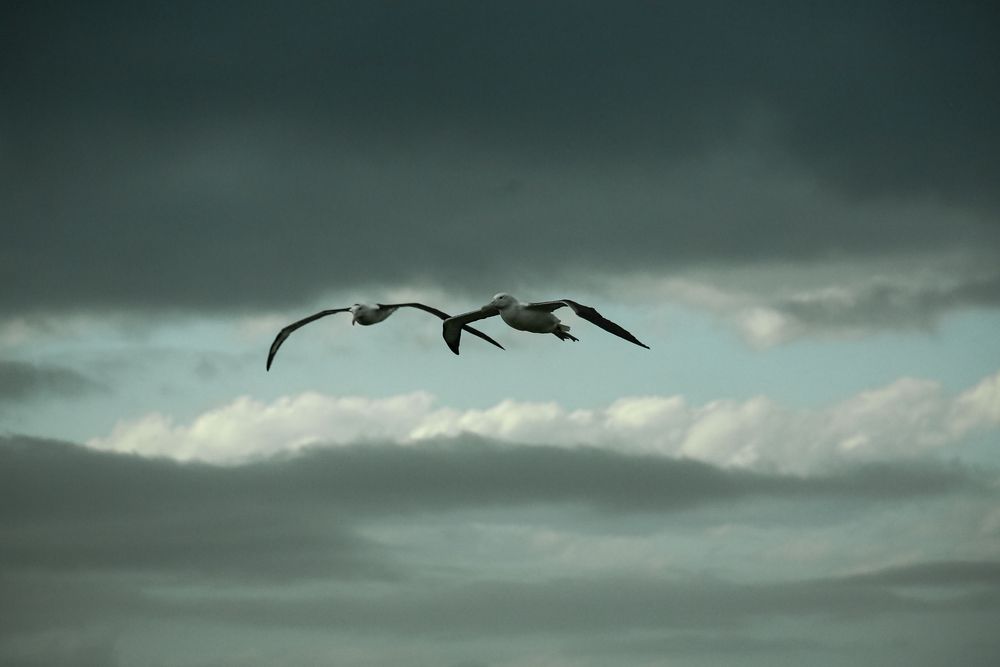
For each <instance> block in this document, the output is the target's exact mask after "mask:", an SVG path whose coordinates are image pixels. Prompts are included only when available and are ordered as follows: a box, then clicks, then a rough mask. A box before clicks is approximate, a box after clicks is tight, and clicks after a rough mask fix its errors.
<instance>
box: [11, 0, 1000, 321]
mask: <svg viewBox="0 0 1000 667" xmlns="http://www.w3.org/2000/svg"><path fill="white" fill-rule="evenodd" d="M0 24H2V26H3V27H0V31H3V33H2V35H0V37H2V38H3V41H4V44H5V48H4V55H3V56H2V60H0V76H2V77H3V80H4V82H5V90H6V91H8V94H5V96H4V100H3V101H0V132H2V135H0V141H2V143H0V176H2V185H0V201H2V202H3V208H4V210H5V218H7V219H8V225H7V226H8V228H9V231H7V232H5V234H4V236H5V238H4V241H5V243H3V244H2V245H0V280H2V281H3V283H4V284H6V285H8V286H9V285H15V284H16V285H18V289H16V290H15V289H5V290H2V291H0V312H10V311H20V310H28V309H47V308H62V309H65V308H90V307H95V306H104V307H123V306H125V307H136V308H139V307H149V308H159V307H177V308H207V307H211V308H219V307H228V308H242V307H260V306H274V305H276V304H283V303H287V302H289V301H302V300H305V299H307V298H309V297H312V296H315V295H316V294H317V293H319V292H320V291H322V290H328V289H331V288H340V287H350V286H358V287H359V288H362V287H364V288H367V289H373V290H374V289H377V288H378V286H379V285H386V284H390V283H393V282H397V281H401V280H406V281H427V282H449V281H452V282H455V283H457V284H461V285H466V286H468V288H469V289H475V290H477V291H480V290H481V291H483V292H484V293H492V292H494V291H496V289H498V285H507V284H508V283H510V282H512V281H515V280H518V279H520V280H530V279H532V278H535V277H540V276H544V277H552V276H553V275H560V274H561V273H563V272H566V271H576V270H582V269H583V268H587V269H589V270H593V269H598V270H620V267H621V266H622V265H623V264H626V265H627V266H629V267H634V268H642V269H660V268H662V267H663V266H676V265H684V264H692V263H699V262H706V261H707V262H720V261H721V262H728V261H760V260H767V259H772V258H778V259H789V258H791V259H809V258H817V257H820V258H821V257H827V256H830V255H831V254H840V255H843V254H844V253H846V254H864V255H869V256H870V255H878V254H879V253H885V252H905V251H911V250H912V251H921V250H933V249H937V248H939V247H948V248H952V249H954V248H959V249H961V248H967V247H975V248H977V249H978V250H979V251H981V252H982V251H984V248H985V249H986V250H985V251H986V252H988V253H993V254H995V251H996V249H997V247H998V245H1000V244H998V237H1000V232H998V229H997V226H996V224H995V219H996V214H997V211H998V201H997V197H996V190H995V187H994V184H995V183H996V182H998V181H1000V164H998V160H997V159H996V155H998V154H1000V138H998V133H997V130H996V123H995V118H996V117H997V116H998V115H1000V102H998V100H1000V93H998V92H997V88H996V86H995V85H994V82H995V81H996V80H997V79H998V78H1000V47H998V46H997V45H996V40H995V39H993V37H994V33H995V28H996V26H997V12H996V10H995V9H993V8H992V7H990V6H989V5H987V4H984V5H978V6H977V5H974V4H966V5H962V6H958V7H947V8H944V7H942V6H940V5H938V4H933V3H926V5H918V4H913V3H910V4H908V5H907V6H906V7H902V8H901V7H899V6H898V4H896V3H875V4H872V3H868V4H866V5H865V7H864V8H857V7H841V6H834V5H829V6H826V5H817V4H807V5H803V4H801V3H788V4H787V5H781V4H778V5H768V6H767V7H766V8H761V7H752V6H748V5H745V4H742V3H692V4H691V5H690V6H685V5H681V4H678V3H669V4H668V3H663V4H652V3H633V4H625V5H623V4H622V3H614V4H600V3H593V4H588V3H558V2H556V3H515V4H511V3H499V4H489V3H487V4H483V3H471V4H470V3H435V4H432V5H428V4H425V3H421V4H420V5H415V6H400V5H399V4H397V3H385V4H383V3H344V4H339V3H303V4H298V5H294V6H288V5H286V4H279V3H274V4H270V3H255V4H252V5H247V4H244V3H234V4H225V3H210V4H205V3H190V4H187V3H172V4H169V5H158V6H149V5H142V6H138V5H134V4H132V3H103V4H99V5H94V4H92V3H88V4H86V5H73V4H65V5H62V4H55V5H50V4H45V5H39V4H35V3H27V4H21V5H9V6H7V7H6V9H5V10H4V16H3V20H2V21H0ZM797 179H798V180H797ZM802 179H804V180H805V182H813V181H815V182H816V183H818V184H819V185H820V188H821V190H822V191H823V192H826V193H827V195H828V196H831V195H830V193H832V196H836V197H842V198H845V199H846V200H847V201H848V202H849V203H851V202H854V203H860V202H864V201H868V200H878V201H884V200H887V199H888V200H894V201H907V200H909V199H911V198H915V199H916V200H918V201H922V200H923V199H925V198H927V199H932V200H933V201H935V202H940V203H941V204H942V206H945V207H953V208H954V210H956V211H958V212H959V213H960V214H961V216H960V218H961V219H960V220H957V221H948V222H943V221H941V220H937V219H934V216H931V218H930V219H927V218H922V217H919V216H917V217H914V218H913V219H909V218H907V217H905V216H903V217H900V216H898V215H897V216H889V217H888V218H887V219H884V220H882V219H876V220H874V221H872V220H871V219H861V218H858V217H857V216H854V215H852V214H851V209H850V206H849V205H848V206H847V207H846V210H844V211H841V213H840V214H833V213H831V212H830V211H829V210H827V207H826V204H824V203H821V201H820V200H815V201H814V200H812V199H810V198H808V197H807V198H805V199H804V200H799V199H796V198H795V197H794V196H792V197H791V198H790V195H788V192H787V191H788V190H795V191H797V190H796V188H798V187H799V185H800V183H799V181H800V180H802ZM789 182H791V183H792V185H791V186H789ZM500 230H502V232H501V231H500ZM528 239H530V241H531V242H530V243H525V242H524V240H528ZM512 244H513V245H516V246H517V247H518V249H519V251H518V252H519V254H520V256H517V255H514V254H513V253H511V252H510V248H511V246H512Z"/></svg>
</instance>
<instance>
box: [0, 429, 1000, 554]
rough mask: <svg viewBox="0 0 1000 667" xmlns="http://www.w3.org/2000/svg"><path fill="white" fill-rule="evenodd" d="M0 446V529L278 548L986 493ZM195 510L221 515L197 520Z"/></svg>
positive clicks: (434, 448)
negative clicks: (141, 523) (270, 540)
mask: <svg viewBox="0 0 1000 667" xmlns="http://www.w3.org/2000/svg"><path fill="white" fill-rule="evenodd" d="M0 442H2V443H3V447H0V457H2V461H3V464H4V465H3V466H2V467H0V475H2V478H0V479H3V481H4V484H3V493H4V497H5V499H6V500H7V502H5V503H4V504H3V506H0V518H3V519H4V520H7V521H13V520H19V521H30V520H34V519H36V518H37V519H46V520H53V521H54V520H59V521H64V522H67V523H73V522H74V521H78V520H81V519H84V518H86V519H88V520H89V521H97V522H99V521H102V520H104V519H109V520H114V519H117V518H121V517H122V516H125V517H128V516H130V515H131V514H132V513H136V512H141V513H144V514H145V513H148V514H150V515H156V516H160V517H163V521H164V522H165V523H164V528H165V529H170V528H173V526H172V525H171V524H170V523H169V522H170V520H171V517H172V516H174V515H175V514H176V515H177V516H188V515H189V514H190V515H195V516H196V519H195V521H197V522H201V521H204V522H207V523H206V525H204V526H201V525H200V524H198V525H193V526H191V527H190V528H191V529H192V530H202V529H204V530H203V531H202V532H205V533H206V534H211V533H212V532H213V530H217V527H214V522H215V521H217V520H218V521H219V523H222V522H224V521H233V517H232V516H231V514H230V513H231V512H239V513H241V514H242V516H243V517H244V520H241V521H235V523H233V524H232V525H231V529H232V530H233V531H234V534H236V535H243V534H245V533H249V532H251V530H250V528H249V527H248V526H245V525H244V524H243V521H249V522H253V521H254V517H255V516H257V518H258V519H259V520H260V521H261V522H263V523H268V524H269V525H272V526H274V528H273V530H277V531H279V532H278V533H277V535H276V536H278V537H282V538H287V537H289V536H288V535H285V534H284V532H283V531H285V530H288V531H293V532H294V531H295V530H300V529H302V526H297V525H292V526H285V525H284V524H283V523H282V522H281V521H272V520H271V518H272V517H271V514H270V512H280V513H288V514H291V515H294V514H296V513H297V512H299V511H300V510H301V509H303V508H304V507H312V508H323V509H324V511H325V512H327V513H329V512H331V511H333V510H343V511H345V512H352V513H357V512H361V513H365V514H392V515H397V514H407V513H412V512H424V511H439V510H445V511H447V510H456V509H462V508H467V507H491V506H523V505H533V504H539V503H548V504H578V505H585V506H591V507H593V508H595V509H599V510H604V511H615V512H650V511H652V512H656V511H676V510H682V509H687V508H693V507H697V506H700V505H704V504H706V503H718V502H734V501H742V500H746V499H750V498H755V497H760V498H766V497H770V498H777V499H788V500H796V501H802V500H809V499H821V500H822V499H829V498H842V499H863V500H868V501H891V500H894V499H899V500H905V499H909V498H915V497H922V496H934V495H940V494H947V493H955V492H976V491H984V490H985V489H987V488H988V484H987V483H986V480H983V479H980V478H979V476H978V475H975V474H973V473H972V472H970V471H968V470H966V469H965V468H962V467H960V466H958V465H939V464H930V463H928V464H919V465H918V464H872V465H865V466H859V467H855V468H850V469H847V470H845V471H843V472H840V473H834V474H829V475H823V476H814V477H798V476H790V475H779V474H764V473H756V472H750V471H745V470H731V469H724V468H719V467H716V466H713V465H710V464H707V463H701V462H697V461H692V460H685V459H672V458H667V457H662V456H635V455H625V454H620V453H616V452H613V451H611V450H605V449H597V448H588V447H580V448H573V449H567V448H561V447H547V446H531V447H525V446H504V445H500V444H496V443H493V442H491V441H487V440H480V439H477V438H473V437H471V436H465V437H462V438H458V439H455V440H448V441H442V442H441V443H438V444H434V443H430V444H423V445H420V446H399V445H379V444H373V443H372V444H365V445H352V446H338V447H328V448H318V449H313V450H308V451H306V452H305V453H303V454H301V455H295V456H292V457H291V458H278V459H270V460H266V461H262V462H259V463H250V464H245V465H241V466H235V467H224V466H215V465H209V464H181V463H176V462H172V461H168V460H160V459H146V458H140V457H137V456H130V455H123V454H113V453H107V452H99V451H95V450H92V449H88V448H82V447H78V446H74V445H69V444H60V443H55V442H49V441H44V440H31V439H25V438H21V437H14V438H6V439H5V440H0ZM43 489H50V490H51V492H50V493H43V492H41V491H42V490H43ZM206 507H211V508H213V509H214V510H218V511H219V512H221V515H211V514H206V513H205V512H204V511H199V508H202V510H203V509H204V508H206ZM257 513H260V514H259V516H258V514H257ZM324 530H325V528H324ZM168 532H171V533H173V532H176V531H174V530H169V531H168Z"/></svg>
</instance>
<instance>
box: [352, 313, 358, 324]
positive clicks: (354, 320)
mask: <svg viewBox="0 0 1000 667" xmlns="http://www.w3.org/2000/svg"><path fill="white" fill-rule="evenodd" d="M357 323H358V316H357V315H351V326H352V327H353V326H354V325H355V324H357Z"/></svg>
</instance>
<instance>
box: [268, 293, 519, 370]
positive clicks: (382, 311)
mask: <svg viewBox="0 0 1000 667" xmlns="http://www.w3.org/2000/svg"><path fill="white" fill-rule="evenodd" d="M398 308H416V309H418V310H422V311H424V312H425V313H430V314H431V315H434V316H436V317H438V318H439V319H442V320H447V319H448V318H449V317H450V316H449V315H448V313H446V312H444V311H442V310H438V309H437V308H432V307H431V306H427V305H425V304H422V303H376V304H369V303H356V304H354V305H352V306H349V307H347V308H332V309H330V310H321V311H320V312H318V313H316V314H315V315H310V316H309V317H304V318H302V319H301V320H298V321H297V322H292V323H291V324H289V325H288V326H287V327H285V328H284V329H282V330H281V331H279V332H278V335H277V336H276V337H275V339H274V342H273V343H271V349H270V350H269V351H268V353H267V370H271V362H273V361H274V355H276V354H277V353H278V348H279V347H281V344H282V343H284V342H285V339H286V338H288V337H289V336H290V335H291V334H292V332H293V331H295V330H296V329H298V328H300V327H304V326H305V325H307V324H309V323H310V322H315V321H316V320H318V319H319V318H321V317H326V316H327V315H334V314H336V313H350V314H351V324H352V325H355V324H360V325H361V326H369V325H371V324H378V323H379V322H382V321H383V320H385V319H386V318H387V317H389V316H390V315H392V314H393V313H394V312H396V310H397V309H398ZM460 328H462V329H465V330H466V331H468V332H469V333H471V334H472V335H473V336H479V337H480V338H482V339H483V340H485V341H487V342H489V343H492V344H493V345H496V346H497V347H499V348H500V349H501V350H502V349H504V347H503V345H501V344H500V343H498V342H496V341H495V340H493V339H492V338H490V337H489V336H487V335H486V334H484V333H483V332H482V331H479V330H478V329H473V328H472V327H467V326H461V327H460Z"/></svg>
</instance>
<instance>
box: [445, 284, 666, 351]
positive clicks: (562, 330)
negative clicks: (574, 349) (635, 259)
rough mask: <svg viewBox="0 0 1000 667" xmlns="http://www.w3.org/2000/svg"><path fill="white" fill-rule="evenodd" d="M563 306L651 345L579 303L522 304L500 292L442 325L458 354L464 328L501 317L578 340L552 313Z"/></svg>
mask: <svg viewBox="0 0 1000 667" xmlns="http://www.w3.org/2000/svg"><path fill="white" fill-rule="evenodd" d="M563 306H566V307H569V308H572V309H573V312H574V313H576V314H577V315H579V316H580V317H582V318H583V319H585V320H587V321H588V322H592V323H593V324H596V325H597V326H599V327H601V328H602V329H604V330H605V331H607V332H609V333H613V334H614V335H616V336H619V337H621V338H624V339H625V340H627V341H628V342H630V343H635V344H636V345H638V346H640V347H644V348H646V349H647V350H648V349H649V346H648V345H646V344H645V343H643V342H641V341H640V340H639V339H638V338H636V337H635V336H633V335H632V334H630V333H629V332H628V331H626V330H625V329H623V328H622V327H620V326H618V325H617V324H615V323H614V322H612V321H611V320H609V319H607V318H605V317H604V316H603V315H601V314H600V313H599V312H597V310H596V309H594V308H591V307H590V306H584V305H583V304H579V303H577V302H576V301H571V300H569V299H560V300H558V301H539V302H538V303H521V302H520V301H518V300H517V299H515V298H514V297H512V296H511V295H510V294H505V293H503V292H501V293H500V294H497V295H496V296H494V297H493V300H492V301H490V302H489V303H488V304H486V305H485V306H483V307H482V308H480V309H479V310H473V311H471V312H468V313H464V314H462V315H456V316H454V317H449V318H448V319H446V320H445V321H444V324H443V325H442V331H441V334H442V335H443V336H444V340H445V342H446V343H448V347H450V348H451V351H452V352H454V353H455V354H458V346H459V343H460V342H461V339H462V329H466V328H468V327H467V326H466V325H467V324H468V323H469V322H475V321H476V320H482V319H486V318H487V317H493V316H494V315H499V316H500V317H502V318H503V321H504V322H506V323H507V324H508V325H509V326H511V327H512V328H514V329H518V330H520V331H530V332H531V333H550V334H552V335H554V336H556V337H557V338H558V339H559V340H572V341H577V340H579V338H576V337H575V336H573V335H572V334H570V333H569V326H568V325H566V324H563V323H562V322H560V321H559V318H558V317H556V316H555V315H553V314H552V312H553V311H554V310H558V309H559V308H562V307H563Z"/></svg>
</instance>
